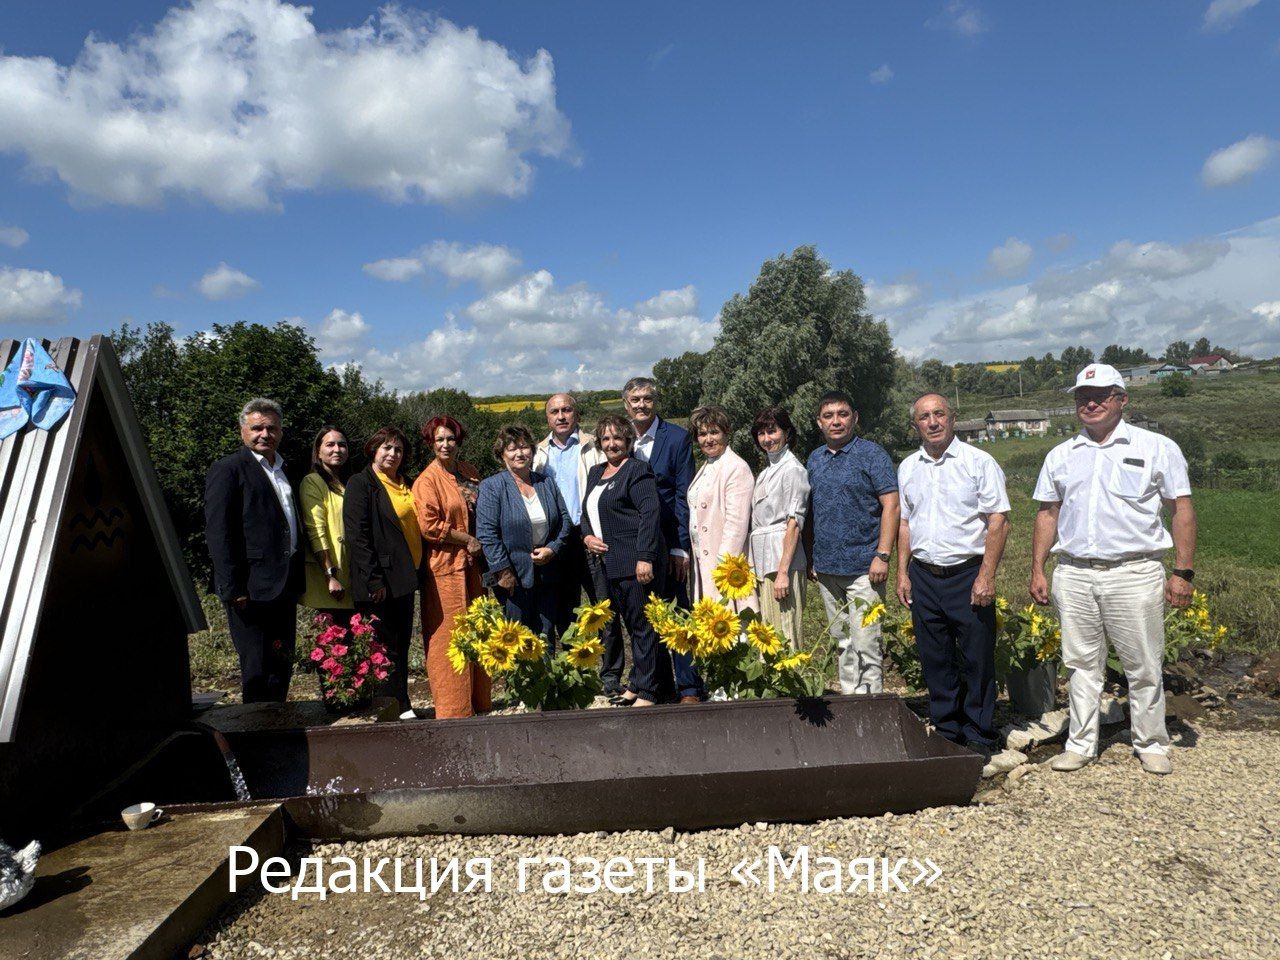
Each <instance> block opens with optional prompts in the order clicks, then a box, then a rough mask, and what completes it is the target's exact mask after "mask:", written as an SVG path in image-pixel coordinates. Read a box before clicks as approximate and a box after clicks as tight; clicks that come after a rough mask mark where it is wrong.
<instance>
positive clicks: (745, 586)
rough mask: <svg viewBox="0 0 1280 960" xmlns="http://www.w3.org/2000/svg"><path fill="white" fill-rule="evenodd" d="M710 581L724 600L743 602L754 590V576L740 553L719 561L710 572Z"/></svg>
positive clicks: (749, 565)
mask: <svg viewBox="0 0 1280 960" xmlns="http://www.w3.org/2000/svg"><path fill="white" fill-rule="evenodd" d="M711 579H712V581H713V582H714V583H715V585H716V589H717V590H719V591H720V596H722V597H724V598H725V599H726V600H745V599H746V598H747V597H749V596H751V593H752V591H754V590H755V588H756V575H755V572H754V571H753V570H752V569H751V564H749V563H748V562H747V558H746V557H745V556H744V555H743V554H741V553H735V554H732V555H730V556H727V557H725V558H724V559H723V560H721V561H720V562H719V563H718V564H717V565H716V568H715V569H714V570H712V571H711Z"/></svg>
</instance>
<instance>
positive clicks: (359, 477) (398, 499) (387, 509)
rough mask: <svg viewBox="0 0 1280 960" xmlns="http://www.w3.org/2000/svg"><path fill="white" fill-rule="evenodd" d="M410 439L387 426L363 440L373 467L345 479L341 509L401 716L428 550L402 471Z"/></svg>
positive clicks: (359, 592) (406, 712) (358, 597)
mask: <svg viewBox="0 0 1280 960" xmlns="http://www.w3.org/2000/svg"><path fill="white" fill-rule="evenodd" d="M408 448H409V442H408V439H407V438H406V437H405V435H404V434H403V433H401V432H400V431H399V430H397V429H396V428H395V427H383V428H382V429H381V430H379V431H378V432H377V433H375V434H374V435H373V436H372V437H370V438H369V442H368V443H366V444H365V445H364V452H365V455H366V456H368V457H369V461H370V462H369V466H367V467H366V468H365V469H363V470H361V471H360V472H359V473H357V474H356V475H355V476H353V477H352V478H351V480H350V481H349V482H348V483H347V495H346V498H345V502H344V503H343V508H342V517H343V523H344V525H345V527H346V535H347V550H348V553H349V554H350V556H351V593H352V597H353V599H354V600H355V605H356V609H357V610H359V611H360V612H362V613H365V612H367V613H371V614H373V615H374V616H376V617H377V618H378V623H377V631H378V639H379V640H381V641H382V642H383V643H384V644H386V646H387V656H389V657H390V658H391V663H392V667H393V669H392V673H391V679H390V687H391V689H390V693H391V694H392V695H393V696H394V697H395V698H396V699H397V700H398V701H399V702H400V710H401V715H402V716H403V717H405V718H408V717H410V716H412V712H411V707H410V704H409V639H410V635H411V633H412V631H413V600H414V594H415V593H416V592H417V589H418V581H419V578H420V571H421V569H422V565H423V563H422V561H423V556H424V554H425V553H426V549H425V545H424V544H423V542H422V533H421V532H420V531H419V529H418V513H417V510H416V509H415V508H414V502H413V492H412V490H410V489H409V485H408V484H406V483H405V482H404V478H403V476H402V475H401V473H400V470H401V467H402V466H403V464H404V455H405V451H406V450H407V449H408Z"/></svg>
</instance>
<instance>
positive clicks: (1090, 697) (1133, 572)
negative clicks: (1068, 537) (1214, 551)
mask: <svg viewBox="0 0 1280 960" xmlns="http://www.w3.org/2000/svg"><path fill="white" fill-rule="evenodd" d="M1052 593H1053V603H1054V606H1055V607H1057V609H1058V618H1059V619H1060V620H1061V621H1062V662H1063V664H1064V665H1065V666H1066V668H1067V690H1068V693H1069V695H1070V702H1071V710H1070V712H1071V728H1070V733H1069V735H1068V737H1067V749H1068V750H1073V751H1075V752H1076V753H1081V754H1084V755H1085V756H1086V757H1093V756H1097V753H1098V712H1099V710H1100V709H1101V707H1102V683H1103V678H1104V676H1105V671H1106V666H1107V641H1108V640H1109V641H1110V642H1111V646H1112V647H1114V648H1115V651H1116V656H1118V657H1119V658H1120V663H1121V665H1122V666H1123V667H1124V673H1125V676H1126V677H1127V678H1128V680H1129V725H1130V727H1131V728H1132V731H1133V749H1134V750H1136V751H1137V752H1138V753H1167V752H1168V750H1169V733H1168V731H1167V730H1166V729H1165V724H1164V676H1163V669H1162V668H1163V664H1164V567H1163V565H1161V563H1160V561H1158V560H1135V561H1133V562H1132V563H1125V564H1121V565H1120V566H1117V567H1112V568H1111V569H1109V570H1095V569H1092V568H1090V567H1079V566H1072V565H1070V564H1068V563H1065V562H1060V563H1059V564H1058V565H1057V567H1056V568H1054V571H1053V589H1052Z"/></svg>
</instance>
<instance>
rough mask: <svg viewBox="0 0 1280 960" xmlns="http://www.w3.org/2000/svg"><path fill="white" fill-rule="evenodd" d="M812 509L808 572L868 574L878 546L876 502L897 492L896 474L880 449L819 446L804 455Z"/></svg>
mask: <svg viewBox="0 0 1280 960" xmlns="http://www.w3.org/2000/svg"><path fill="white" fill-rule="evenodd" d="M808 470H809V488H810V498H811V502H812V504H813V511H812V524H813V568H814V570H816V571H817V572H818V573H829V574H834V575H836V576H844V577H860V576H862V575H863V574H865V573H867V572H868V571H869V570H870V569H871V561H872V560H873V559H875V555H876V547H877V546H878V545H879V542H880V515H881V514H882V513H883V512H884V508H883V507H882V505H881V503H880V497H881V496H883V495H884V494H886V493H894V492H896V491H897V489H898V474H897V471H896V470H895V469H894V466H893V461H892V460H891V459H890V458H889V454H888V453H886V452H885V449H884V448H883V447H881V446H880V445H879V444H877V443H872V442H871V441H870V440H865V439H863V438H862V437H854V438H853V439H852V440H850V441H849V442H848V443H847V444H845V445H844V446H843V447H841V448H840V449H839V450H832V449H831V448H830V447H828V446H825V445H824V446H821V447H819V448H818V449H817V450H815V451H813V453H811V454H809V463H808Z"/></svg>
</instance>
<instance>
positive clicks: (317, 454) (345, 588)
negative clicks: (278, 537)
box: [298, 424, 351, 620]
mask: <svg viewBox="0 0 1280 960" xmlns="http://www.w3.org/2000/svg"><path fill="white" fill-rule="evenodd" d="M349 452H350V451H349V450H348V448H347V435H346V434H345V433H343V432H342V431H341V430H340V429H338V428H337V427H335V426H333V425H332V424H325V425H324V426H323V427H321V428H320V432H319V433H317V434H316V439H315V441H314V442H313V443H312V444H311V472H310V473H308V474H307V475H306V476H305V477H303V478H302V483H301V484H299V486H298V499H299V501H300V502H301V503H302V528H303V530H304V531H306V535H307V546H308V547H309V548H310V549H309V550H308V551H307V568H306V569H307V586H306V592H305V593H303V595H302V604H303V606H307V607H311V608H312V609H313V610H315V611H317V612H318V613H327V614H329V615H330V616H332V617H333V618H334V619H335V620H342V619H346V618H347V617H348V616H350V614H351V575H350V572H349V571H348V570H347V549H346V544H345V542H344V539H343V535H342V498H343V495H344V494H345V493H346V480H347V474H348V470H347V456H348V454H349Z"/></svg>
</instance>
